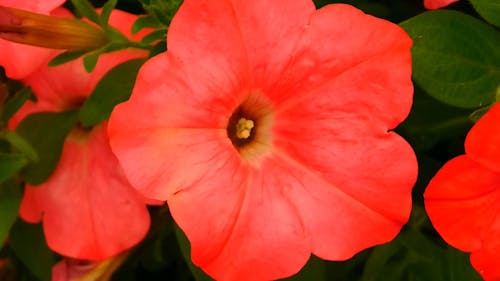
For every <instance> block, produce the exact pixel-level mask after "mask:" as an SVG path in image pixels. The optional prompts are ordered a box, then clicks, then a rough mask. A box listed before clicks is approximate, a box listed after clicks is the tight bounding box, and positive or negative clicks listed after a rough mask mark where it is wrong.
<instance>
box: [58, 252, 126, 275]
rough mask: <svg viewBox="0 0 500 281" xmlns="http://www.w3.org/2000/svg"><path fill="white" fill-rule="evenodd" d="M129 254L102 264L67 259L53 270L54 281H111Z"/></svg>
mask: <svg viewBox="0 0 500 281" xmlns="http://www.w3.org/2000/svg"><path fill="white" fill-rule="evenodd" d="M127 256H128V252H125V253H122V254H120V255H118V256H116V257H113V258H110V259H107V260H105V261H101V262H88V261H82V260H75V259H70V258H65V259H63V260H61V261H60V262H58V263H57V264H56V265H55V266H54V267H53V268H52V281H109V280H111V276H112V275H113V273H114V272H115V270H116V269H117V268H118V267H119V266H120V265H121V264H122V263H123V262H124V261H125V259H126V258H127Z"/></svg>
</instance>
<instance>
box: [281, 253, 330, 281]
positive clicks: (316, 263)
mask: <svg viewBox="0 0 500 281" xmlns="http://www.w3.org/2000/svg"><path fill="white" fill-rule="evenodd" d="M325 269H326V263H325V261H323V260H321V259H319V258H317V257H315V256H311V257H310V258H309V261H308V262H307V264H306V265H305V266H304V267H303V268H302V269H301V270H300V272H299V273H297V274H295V275H293V276H291V277H289V278H285V279H283V281H302V280H314V281H322V280H325V281H326V280H328V279H327V277H326V270H325Z"/></svg>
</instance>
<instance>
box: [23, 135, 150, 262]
mask: <svg viewBox="0 0 500 281" xmlns="http://www.w3.org/2000/svg"><path fill="white" fill-rule="evenodd" d="M79 134H82V132H78V131H73V132H72V135H70V136H69V137H68V139H67V140H66V142H65V145H64V147H63V152H62V156H61V159H60V161H59V163H58V166H57V167H56V170H55V171H54V173H53V174H52V175H51V177H50V178H49V179H48V180H47V181H46V182H44V183H43V184H41V185H39V186H36V187H33V186H27V187H26V189H27V190H29V189H36V191H35V193H32V194H33V195H34V196H36V197H37V198H36V200H37V202H38V207H39V211H40V212H41V213H42V216H43V224H44V232H45V237H46V239H47V243H48V245H49V247H50V248H51V249H53V250H54V251H56V252H58V253H60V254H62V255H65V256H69V257H74V258H79V259H89V260H100V259H104V258H108V257H110V256H113V255H115V254H117V253H119V252H121V251H123V250H125V249H127V248H130V247H132V246H133V245H135V244H137V243H138V242H139V241H140V240H141V239H142V238H143V237H144V236H145V234H146V232H147V230H148V228H149V213H148V211H147V209H146V206H145V204H144V203H143V201H142V198H141V197H140V196H138V194H137V193H136V191H135V190H134V189H133V188H132V187H131V186H130V184H129V183H128V182H127V180H126V179H125V177H124V175H123V174H122V171H121V170H120V168H119V166H118V162H117V161H116V158H115V156H114V155H113V154H112V153H111V150H110V148H109V145H108V139H107V136H106V127H105V125H101V126H99V127H96V128H94V129H93V131H92V132H90V133H89V134H90V135H89V136H88V138H87V139H82V138H84V136H81V135H79ZM28 192H30V191H28ZM28 194H29V193H28ZM30 202H32V201H31V200H23V202H22V204H23V206H21V213H20V214H21V216H22V217H23V218H25V219H28V220H30V219H31V220H32V219H33V218H34V214H33V211H34V210H33V209H32V208H30V207H29V206H24V204H29V203H30ZM28 210H30V211H31V212H28ZM25 215H28V216H29V217H28V216H26V217H25Z"/></svg>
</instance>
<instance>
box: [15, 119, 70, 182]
mask: <svg viewBox="0 0 500 281" xmlns="http://www.w3.org/2000/svg"><path fill="white" fill-rule="evenodd" d="M77 116H78V115H77V112H76V111H66V112H60V113H53V112H41V113H34V114H31V115H29V116H28V117H26V118H25V119H23V121H22V122H21V123H20V124H19V126H18V127H17V133H18V134H19V135H20V136H21V137H23V138H24V139H25V140H27V141H28V142H29V143H30V144H31V146H32V147H33V148H34V149H35V151H36V152H37V154H38V156H39V161H37V162H32V163H29V164H28V165H27V166H26V168H25V169H24V170H23V175H24V179H25V180H26V181H27V182H28V183H30V184H33V185H37V184H40V183H42V182H44V181H45V180H46V179H47V178H48V177H49V176H50V175H51V174H52V171H53V170H54V168H55V167H56V165H57V162H58V161H59V157H60V156H61V151H62V147H63V144H64V140H65V139H66V136H67V135H68V133H69V132H70V131H71V129H72V128H73V127H74V126H75V124H76V123H77Z"/></svg>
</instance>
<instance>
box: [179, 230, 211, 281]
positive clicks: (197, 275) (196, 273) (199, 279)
mask: <svg viewBox="0 0 500 281" xmlns="http://www.w3.org/2000/svg"><path fill="white" fill-rule="evenodd" d="M175 235H176V236H177V241H178V243H179V247H180V249H181V253H182V256H183V257H184V259H185V260H186V263H187V264H188V267H189V269H190V270H191V273H192V274H193V277H194V279H195V280H196V281H213V279H212V278H210V276H208V275H206V274H205V273H204V272H203V271H202V270H201V269H200V268H199V267H197V266H196V265H194V264H193V262H192V261H191V253H190V246H189V241H188V239H187V237H186V236H185V235H184V233H183V232H182V230H181V229H180V228H179V227H178V226H175Z"/></svg>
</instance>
